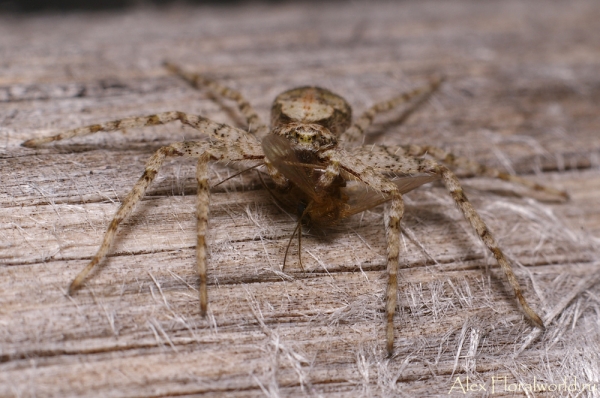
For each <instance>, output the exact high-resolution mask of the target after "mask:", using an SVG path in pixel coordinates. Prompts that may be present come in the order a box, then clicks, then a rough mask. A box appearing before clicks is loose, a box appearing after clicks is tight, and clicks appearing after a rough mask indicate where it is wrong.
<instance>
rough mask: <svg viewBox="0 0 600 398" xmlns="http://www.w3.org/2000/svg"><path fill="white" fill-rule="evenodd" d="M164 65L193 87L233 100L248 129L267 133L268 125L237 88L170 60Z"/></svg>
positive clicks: (255, 133) (260, 135)
mask: <svg viewBox="0 0 600 398" xmlns="http://www.w3.org/2000/svg"><path fill="white" fill-rule="evenodd" d="M164 66H165V67H166V68H167V69H168V70H169V71H170V72H171V73H174V74H176V75H177V76H179V77H181V78H182V79H184V80H185V81H187V82H188V83H189V84H191V85H192V86H193V87H195V88H198V89H201V88H206V89H208V90H209V91H210V92H211V93H212V94H214V95H218V96H221V97H223V98H227V99H229V100H232V101H235V103H236V104H237V106H238V109H239V110H240V113H241V114H242V115H243V116H244V117H245V118H246V121H247V123H248V131H249V133H250V134H254V135H256V136H258V137H262V136H264V135H266V134H267V133H268V127H267V125H265V124H264V123H263V121H262V120H261V118H260V116H259V115H258V113H256V111H255V110H254V108H253V107H252V105H250V102H248V100H246V98H244V96H243V95H242V94H241V93H240V92H239V91H237V90H234V89H231V88H229V87H227V86H224V85H222V84H220V83H218V82H216V81H214V80H211V79H208V78H206V77H204V76H202V75H200V74H198V73H190V72H187V71H184V70H183V69H181V68H180V67H179V66H177V65H175V64H172V63H170V62H165V63H164Z"/></svg>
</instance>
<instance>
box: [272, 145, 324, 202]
mask: <svg viewBox="0 0 600 398" xmlns="http://www.w3.org/2000/svg"><path fill="white" fill-rule="evenodd" d="M261 145H262V148H263V152H264V154H265V156H266V157H267V159H269V161H270V162H271V164H272V165H273V166H274V167H275V168H276V169H277V170H278V171H279V172H280V173H281V174H283V176H284V177H285V178H287V179H288V180H290V181H291V182H293V183H294V184H295V185H296V186H297V187H298V188H299V189H301V190H302V191H303V192H304V193H306V194H307V195H308V196H309V197H311V198H312V199H315V198H316V197H317V193H316V191H315V184H314V182H313V180H312V179H311V178H310V176H309V174H308V173H307V171H308V170H309V169H310V168H312V165H311V164H305V163H302V162H300V160H298V157H297V156H296V154H295V153H294V150H293V148H292V146H291V145H290V142H289V141H288V140H286V139H285V138H283V137H280V136H278V135H274V134H272V135H268V136H266V137H265V138H263V140H262V142H261Z"/></svg>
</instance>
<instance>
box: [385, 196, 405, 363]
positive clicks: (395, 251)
mask: <svg viewBox="0 0 600 398" xmlns="http://www.w3.org/2000/svg"><path fill="white" fill-rule="evenodd" d="M403 214H404V201H403V200H402V195H400V193H399V192H396V191H394V192H393V193H392V200H391V204H390V208H389V211H388V214H387V217H386V218H385V221H384V223H385V234H386V240H387V274H388V283H387V288H386V305H385V315H386V331H385V336H386V349H387V353H388V356H390V357H391V356H392V354H393V352H394V314H395V312H396V302H397V300H398V267H399V262H400V257H399V256H400V222H401V221H402V215H403Z"/></svg>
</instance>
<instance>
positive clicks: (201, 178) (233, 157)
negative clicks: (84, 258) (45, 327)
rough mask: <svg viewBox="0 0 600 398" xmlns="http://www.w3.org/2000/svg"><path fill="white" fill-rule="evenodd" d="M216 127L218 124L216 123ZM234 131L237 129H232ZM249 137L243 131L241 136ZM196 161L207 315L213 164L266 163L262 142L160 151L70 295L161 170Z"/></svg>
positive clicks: (203, 307)
mask: <svg viewBox="0 0 600 398" xmlns="http://www.w3.org/2000/svg"><path fill="white" fill-rule="evenodd" d="M214 124H216V123H214ZM231 129H232V130H233V131H236V130H237V129H234V128H231ZM241 133H243V134H245V133H244V132H243V131H242V132H241ZM176 156H182V157H193V158H197V159H198V167H197V171H196V180H197V182H198V210H197V221H198V224H197V247H196V255H197V264H198V273H199V276H200V307H201V313H202V315H205V314H206V309H207V303H208V297H207V293H206V252H207V248H206V239H205V235H206V230H207V223H208V205H209V201H210V192H209V186H208V162H209V161H227V162H239V161H255V162H262V161H263V159H264V155H263V154H262V149H261V147H260V145H259V144H258V142H256V141H255V140H252V141H246V142H244V141H241V142H240V141H227V142H194V141H190V142H178V143H174V144H171V145H169V146H166V147H162V148H160V149H159V150H158V151H156V152H155V153H154V155H152V156H151V157H150V159H149V160H148V161H147V162H146V167H145V170H144V173H143V174H142V176H141V177H140V178H139V180H138V181H137V182H136V183H135V185H134V186H133V188H132V190H131V191H130V192H129V193H128V194H127V196H126V197H125V199H124V200H123V202H122V203H121V206H120V207H119V209H118V210H117V212H116V214H115V216H114V217H113V219H112V221H111V223H110V224H109V226H108V229H107V230H106V233H105V234H104V238H103V240H102V244H101V245H100V248H99V249H98V252H97V253H96V254H95V255H94V257H93V258H92V260H91V261H90V262H89V263H88V265H87V266H86V267H85V268H84V269H83V270H82V271H81V272H80V273H79V274H78V275H77V276H76V277H75V279H74V280H73V282H72V283H71V285H70V286H69V295H72V294H73V293H74V292H75V291H76V290H77V289H78V288H79V287H80V286H81V285H82V283H83V281H84V280H85V278H86V277H87V275H88V274H89V273H90V271H91V270H92V269H93V268H94V266H96V264H98V263H99V262H100V261H102V259H103V258H104V257H105V256H106V254H107V253H108V250H109V249H110V246H111V244H112V243H113V241H114V238H115V235H116V232H117V229H118V227H119V224H120V223H121V222H122V221H123V220H124V219H125V218H126V217H127V216H128V215H129V214H131V212H132V211H133V208H134V206H135V205H136V204H137V203H138V202H139V201H140V200H141V199H142V197H143V196H144V194H145V192H146V190H147V188H148V186H149V185H150V183H151V182H152V181H153V180H154V178H155V177H156V175H157V173H158V171H159V169H160V167H161V166H162V164H163V163H164V161H165V159H166V158H168V157H176Z"/></svg>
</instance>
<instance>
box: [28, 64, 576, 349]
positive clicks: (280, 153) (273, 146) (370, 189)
mask: <svg viewBox="0 0 600 398" xmlns="http://www.w3.org/2000/svg"><path fill="white" fill-rule="evenodd" d="M166 67H167V68H168V69H169V70H170V71H171V72H173V73H175V74H177V75H179V76H181V77H182V78H184V79H185V80H187V81H188V82H189V83H191V84H192V85H193V86H195V87H197V88H207V89H208V90H210V91H211V92H212V93H213V94H216V95H220V96H221V97H224V98H227V99H230V100H233V101H235V102H236V103H237V105H238V107H239V110H240V112H241V113H242V114H243V115H244V116H245V118H246V120H247V122H248V130H249V131H248V132H246V131H243V130H240V129H238V128H235V127H231V126H228V125H225V124H220V123H216V122H213V121H211V120H209V119H206V118H204V117H202V116H196V115H190V114H186V113H183V112H177V111H173V112H163V113H158V114H155V115H150V116H142V117H131V118H126V119H121V120H116V121H111V122H106V123H101V124H95V125H91V126H86V127H80V128H77V129H73V130H66V131H63V132H60V133H59V134H57V135H54V136H52V137H46V138H36V139H31V140H28V141H26V142H24V143H23V144H22V145H23V146H26V147H30V148H34V147H38V146H40V145H43V144H46V143H49V142H52V141H59V140H63V139H66V138H71V137H76V136H83V135H87V134H92V133H96V132H99V131H104V132H109V131H115V130H122V129H126V128H136V127H143V126H151V125H159V124H165V123H169V122H172V121H175V120H179V121H180V122H181V123H184V124H186V125H188V126H191V127H193V128H195V129H197V130H199V131H200V132H202V133H205V134H207V135H208V136H209V137H210V139H211V140H210V141H187V142H177V143H174V144H171V145H169V146H165V147H163V148H160V149H159V150H158V151H156V153H155V154H154V155H152V157H151V158H150V159H149V160H148V161H147V163H146V167H145V171H144V173H143V175H142V176H141V177H140V179H139V180H138V181H137V182H136V184H135V185H134V186H133V189H132V190H131V192H129V194H128V195H127V196H126V197H125V199H124V200H123V202H122V204H121V206H120V207H119V209H118V210H117V213H116V214H115V216H114V218H113V220H112V221H111V223H110V225H109V226H108V229H107V231H106V233H105V235H104V239H103V241H102V244H101V246H100V248H99V249H98V252H97V253H96V255H95V256H94V257H93V258H92V260H91V261H90V262H89V264H88V265H87V266H86V267H85V268H84V269H83V270H82V271H81V272H80V273H79V274H78V275H77V277H76V278H75V279H74V280H73V282H72V283H71V285H70V287H69V295H72V294H73V293H74V292H75V291H76V290H77V289H78V288H79V287H80V286H81V285H82V283H83V281H84V280H85V278H86V276H87V275H88V274H89V272H90V271H91V270H92V268H93V267H94V266H95V265H96V264H98V263H99V262H100V261H101V260H102V259H103V258H104V257H105V256H106V254H107V252H108V250H109V248H110V246H111V243H112V242H113V240H114V238H115V234H116V232H117V229H118V226H119V224H120V223H121V221H123V220H124V219H125V217H127V216H128V215H129V214H130V213H131V212H132V210H133V207H134V206H135V204H136V203H137V202H139V201H140V199H141V198H142V197H143V196H144V193H145V192H146V189H147V188H148V186H149V185H150V183H151V182H152V181H153V180H154V178H155V177H156V174H157V173H158V171H159V169H160V167H161V165H162V164H163V162H164V161H165V159H166V158H168V157H175V156H185V157H193V158H196V159H197V169H196V180H197V183H198V194H197V195H198V204H197V206H198V207H197V215H196V216H197V246H196V257H197V265H198V274H199V275H200V290H199V291H200V311H201V314H202V315H203V316H205V315H206V312H207V306H208V296H207V289H206V280H207V278H206V253H207V247H206V240H205V235H206V230H207V222H208V211H209V200H210V187H209V184H208V163H209V162H211V161H222V162H228V163H234V162H243V163H245V164H246V165H248V166H250V168H253V167H258V166H264V167H265V168H266V171H267V173H268V174H269V176H270V177H271V179H272V180H273V182H274V184H275V188H274V189H273V190H271V192H272V194H273V196H274V197H275V198H276V199H277V200H279V201H280V202H282V203H283V204H285V205H286V206H288V207H289V208H291V209H292V210H293V211H295V212H296V213H297V214H298V216H299V223H298V227H297V229H299V228H300V225H301V222H302V221H304V222H310V223H314V224H323V225H331V224H335V223H336V222H338V221H339V220H341V219H343V218H345V217H348V216H350V215H352V214H356V213H359V212H361V211H364V210H366V209H368V208H371V207H373V206H376V205H379V204H382V203H384V202H390V207H389V212H387V214H386V217H385V229H386V239H387V273H388V283H387V292H386V303H387V304H386V308H385V313H386V318H387V327H386V340H387V352H388V355H391V354H392V351H393V344H394V328H393V317H394V312H395V309H396V299H397V271H398V259H399V250H400V243H399V238H400V221H401V219H402V215H403V212H404V205H403V201H402V195H403V194H404V193H406V192H408V191H410V190H412V189H414V188H416V187H418V186H420V185H422V184H424V183H426V182H429V181H433V180H435V179H441V180H442V182H443V184H444V185H445V186H446V188H447V189H448V191H449V192H450V195H451V196H452V198H453V199H454V201H455V202H456V204H457V205H458V207H459V208H460V210H461V211H462V213H463V215H464V217H465V218H466V219H467V221H468V222H469V223H470V224H471V226H472V227H473V228H474V229H475V231H476V232H477V234H478V235H479V237H480V238H481V240H482V241H483V242H484V244H485V245H486V246H487V247H488V249H489V250H490V251H491V252H492V253H493V255H494V257H495V258H496V260H497V262H498V264H499V265H500V267H501V268H502V270H503V271H504V274H505V275H506V278H507V279H508V282H509V283H510V285H511V286H512V288H513V289H514V293H515V296H516V298H517V299H518V302H519V303H520V305H521V308H522V310H523V312H524V314H525V315H526V316H527V318H529V319H530V320H531V321H532V322H533V323H534V324H536V325H537V326H539V327H540V328H543V327H544V325H543V322H542V319H541V318H540V317H539V316H538V315H537V314H536V313H535V311H533V310H532V309H531V307H529V305H528V304H527V302H526V301H525V298H524V297H523V295H522V293H521V288H520V286H519V283H518V282H517V279H516V278H515V274H514V273H513V270H512V268H511V265H510V264H509V262H508V261H507V260H506V258H505V256H504V254H503V253H502V251H501V250H500V248H499V247H498V246H497V244H496V242H495V241H494V238H493V237H492V234H491V233H490V231H489V230H488V228H487V227H486V225H485V223H484V222H483V220H482V219H481V217H480V216H479V215H478V214H477V212H476V211H475V209H474V208H473V206H472V205H471V203H470V202H469V201H468V200H467V197H466V196H465V194H464V193H463V190H462V188H461V186H460V183H459V181H458V179H457V177H456V176H455V175H454V173H453V172H452V171H450V170H449V169H448V167H446V166H445V165H443V164H440V163H437V162H436V161H434V160H431V159H429V158H425V157H424V156H425V155H429V156H431V157H433V158H436V159H438V160H439V161H441V162H443V163H446V164H448V165H449V166H455V167H461V168H464V169H467V170H469V171H471V172H472V173H473V174H477V175H485V176H489V177H495V178H499V179H502V180H507V181H512V182H515V183H518V184H522V185H525V186H526V187H528V188H530V189H534V190H538V191H545V192H547V193H550V194H552V195H556V196H559V197H562V198H566V197H567V195H566V193H564V192H562V191H557V190H554V189H552V188H547V187H544V186H541V185H538V184H536V183H533V182H530V181H528V180H525V179H522V178H520V177H517V176H513V175H510V174H507V173H504V172H501V171H499V170H496V169H492V168H488V167H485V166H482V165H479V164H477V163H475V162H472V161H470V160H468V159H465V158H461V157H456V156H454V155H452V154H450V153H447V152H445V151H444V150H442V149H439V148H436V147H432V146H415V145H409V146H405V145H395V146H384V145H379V146H368V147H365V146H355V147H354V148H352V146H351V144H353V143H356V142H357V141H358V142H359V141H361V139H362V137H363V135H364V132H365V131H366V130H367V129H368V127H369V126H370V125H371V123H372V121H373V119H374V117H375V116H376V115H377V114H379V113H381V112H384V111H388V110H391V109H393V108H396V107H398V106H399V105H401V104H404V103H407V102H410V101H413V100H416V99H418V101H415V102H417V103H418V104H420V103H422V102H424V101H425V99H427V98H428V97H429V96H430V95H431V94H432V93H433V92H434V91H435V90H436V89H437V88H438V87H439V85H440V84H441V82H442V79H441V78H434V79H431V81H430V82H429V84H428V85H427V86H426V87H423V88H420V89H416V90H413V91H410V92H407V93H404V94H402V95H400V96H398V97H395V98H392V99H390V100H388V101H384V102H380V103H377V104H375V105H374V106H372V107H371V108H369V109H368V110H366V111H365V112H364V113H363V114H362V115H361V116H360V117H359V118H358V119H357V120H356V121H355V122H354V124H351V108H350V105H348V103H347V102H346V101H345V100H344V99H343V98H342V97H340V96H338V95H336V94H334V93H332V92H330V91H328V90H325V89H323V88H319V87H301V88H295V89H292V90H289V91H286V92H284V93H282V94H280V95H279V96H277V98H275V101H274V102H273V106H272V109H271V128H268V127H267V126H266V125H265V124H264V123H263V122H262V121H261V119H260V117H259V116H258V114H257V113H256V112H255V111H254V109H253V108H252V106H251V105H250V104H249V103H248V101H246V99H245V98H244V97H243V96H242V95H241V94H240V93H239V92H237V91H234V90H232V89H230V88H227V87H224V86H222V85H220V84H219V83H216V82H214V81H212V80H209V79H206V78H205V77H203V76H200V75H197V74H192V73H188V72H185V71H183V70H181V69H180V68H179V67H177V66H175V65H172V64H169V63H167V64H166ZM339 143H344V145H345V146H346V147H347V148H348V149H343V148H341V147H340V145H339ZM351 185H354V186H356V185H359V186H361V187H362V188H363V194H361V195H358V196H357V194H356V193H355V192H354V191H352V190H351V189H350V186H351ZM365 192H367V193H366V194H365ZM357 198H359V199H357ZM300 236H301V232H300V233H299V237H300ZM288 247H289V246H288ZM286 254H287V251H286ZM284 261H285V260H284ZM284 264H285V262H284Z"/></svg>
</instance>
